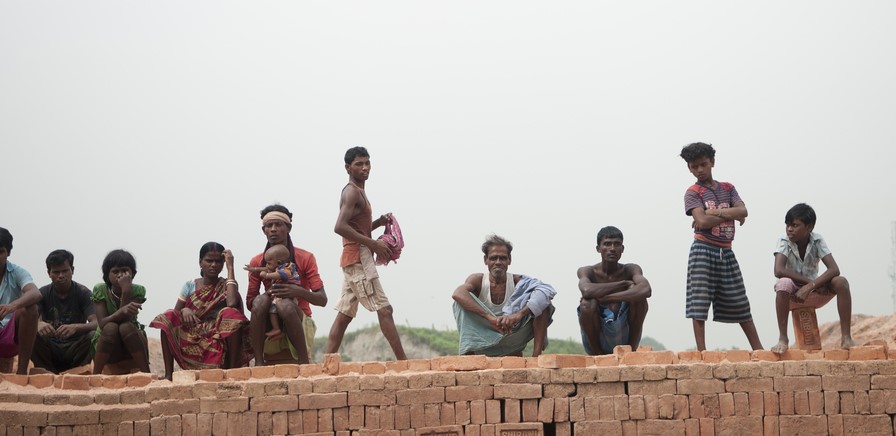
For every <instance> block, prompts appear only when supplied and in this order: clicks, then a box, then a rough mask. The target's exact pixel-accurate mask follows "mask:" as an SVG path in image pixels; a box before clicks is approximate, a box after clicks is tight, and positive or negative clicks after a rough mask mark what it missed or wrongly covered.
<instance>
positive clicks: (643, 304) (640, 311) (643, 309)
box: [628, 298, 650, 317]
mask: <svg viewBox="0 0 896 436" xmlns="http://www.w3.org/2000/svg"><path fill="white" fill-rule="evenodd" d="M628 307H629V309H628V310H629V312H631V313H632V314H633V315H635V316H636V317H644V316H645V315H647V311H648V310H649V309H650V305H649V304H648V303H647V299H646V298H645V299H643V300H640V301H632V302H631V303H629V304H628Z"/></svg>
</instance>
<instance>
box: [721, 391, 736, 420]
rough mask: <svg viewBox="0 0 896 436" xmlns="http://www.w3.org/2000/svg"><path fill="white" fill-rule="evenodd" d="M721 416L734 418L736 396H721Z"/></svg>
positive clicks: (725, 394)
mask: <svg viewBox="0 0 896 436" xmlns="http://www.w3.org/2000/svg"><path fill="white" fill-rule="evenodd" d="M719 416H722V417H726V416H734V394H730V393H724V394H719Z"/></svg>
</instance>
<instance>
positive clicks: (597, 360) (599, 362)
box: [594, 354, 619, 366]
mask: <svg viewBox="0 0 896 436" xmlns="http://www.w3.org/2000/svg"><path fill="white" fill-rule="evenodd" d="M617 365H619V356H617V355H615V354H603V355H598V356H594V366H617Z"/></svg>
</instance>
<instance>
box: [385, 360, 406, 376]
mask: <svg viewBox="0 0 896 436" xmlns="http://www.w3.org/2000/svg"><path fill="white" fill-rule="evenodd" d="M385 365H386V372H387V373H390V372H404V371H407V370H408V361H407V360H390V361H388V362H386V363H385Z"/></svg>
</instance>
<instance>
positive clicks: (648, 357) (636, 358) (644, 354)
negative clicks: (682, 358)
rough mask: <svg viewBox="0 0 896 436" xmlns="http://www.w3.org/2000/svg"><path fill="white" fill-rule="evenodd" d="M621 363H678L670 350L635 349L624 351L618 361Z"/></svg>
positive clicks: (676, 357)
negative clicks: (629, 351) (628, 351)
mask: <svg viewBox="0 0 896 436" xmlns="http://www.w3.org/2000/svg"><path fill="white" fill-rule="evenodd" d="M620 363H621V364H623V365H671V364H673V363H678V356H676V355H675V353H674V352H672V351H635V352H632V353H626V354H624V355H623V356H622V360H621V361H620Z"/></svg>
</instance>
